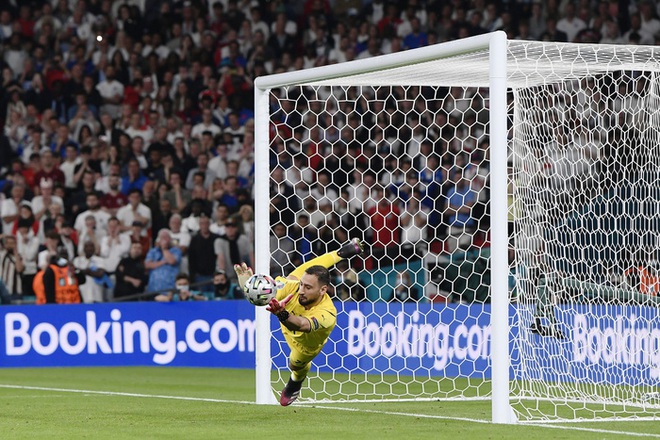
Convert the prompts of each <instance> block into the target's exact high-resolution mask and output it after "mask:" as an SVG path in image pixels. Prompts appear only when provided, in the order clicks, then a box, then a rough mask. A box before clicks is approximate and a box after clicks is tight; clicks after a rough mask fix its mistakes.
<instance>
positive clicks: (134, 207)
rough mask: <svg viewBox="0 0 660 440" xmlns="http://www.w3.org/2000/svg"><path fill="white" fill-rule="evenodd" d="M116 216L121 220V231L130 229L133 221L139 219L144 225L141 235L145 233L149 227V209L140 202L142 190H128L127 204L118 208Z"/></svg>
mask: <svg viewBox="0 0 660 440" xmlns="http://www.w3.org/2000/svg"><path fill="white" fill-rule="evenodd" d="M117 218H118V219H119V221H120V222H121V226H120V229H121V231H128V230H130V229H131V226H132V225H133V222H135V221H139V222H140V223H142V224H143V225H145V227H144V229H142V235H146V234H147V230H148V229H151V210H150V209H149V207H148V206H147V205H145V204H144V203H142V191H140V190H139V189H132V190H130V191H129V193H128V205H126V206H123V207H121V208H119V210H118V211H117Z"/></svg>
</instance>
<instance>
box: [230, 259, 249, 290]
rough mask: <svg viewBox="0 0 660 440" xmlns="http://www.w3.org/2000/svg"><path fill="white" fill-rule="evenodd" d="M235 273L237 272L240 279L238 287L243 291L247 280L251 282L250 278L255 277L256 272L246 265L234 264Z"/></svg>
mask: <svg viewBox="0 0 660 440" xmlns="http://www.w3.org/2000/svg"><path fill="white" fill-rule="evenodd" d="M234 272H236V276H237V277H238V285H239V287H240V288H241V290H243V288H244V287H245V283H246V282H247V280H249V279H250V277H251V276H252V275H254V272H252V268H251V267H249V266H248V265H247V264H245V263H242V264H234Z"/></svg>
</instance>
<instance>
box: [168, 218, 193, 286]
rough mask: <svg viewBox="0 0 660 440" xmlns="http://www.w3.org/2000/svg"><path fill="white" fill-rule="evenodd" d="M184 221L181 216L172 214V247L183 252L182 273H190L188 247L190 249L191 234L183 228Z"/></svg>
mask: <svg viewBox="0 0 660 440" xmlns="http://www.w3.org/2000/svg"><path fill="white" fill-rule="evenodd" d="M182 223H183V219H182V218H181V215H180V214H172V217H170V221H169V224H168V225H169V227H170V235H171V236H172V246H176V247H178V248H179V250H180V251H181V266H180V270H181V272H185V273H188V247H190V239H191V238H192V236H191V235H190V233H189V232H188V231H186V230H184V229H183V228H182Z"/></svg>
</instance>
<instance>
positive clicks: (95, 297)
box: [73, 241, 106, 303]
mask: <svg viewBox="0 0 660 440" xmlns="http://www.w3.org/2000/svg"><path fill="white" fill-rule="evenodd" d="M73 266H74V267H75V268H76V269H78V270H80V271H81V272H83V273H84V274H85V276H86V277H85V282H84V283H83V284H80V285H79V286H78V288H79V289H80V296H81V297H82V300H83V302H85V303H95V302H103V291H104V286H103V284H101V283H100V282H99V280H100V279H102V278H103V276H104V275H106V271H105V268H104V266H103V259H102V258H101V257H99V256H97V255H95V252H94V243H92V242H91V241H87V242H85V243H84V244H83V254H82V255H79V256H77V257H76V258H74V259H73Z"/></svg>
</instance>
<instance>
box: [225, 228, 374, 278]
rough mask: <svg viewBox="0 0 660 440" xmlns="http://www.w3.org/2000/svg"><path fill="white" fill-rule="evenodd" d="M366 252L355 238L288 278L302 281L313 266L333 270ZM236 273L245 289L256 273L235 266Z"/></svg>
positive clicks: (302, 267) (314, 259) (243, 264)
mask: <svg viewBox="0 0 660 440" xmlns="http://www.w3.org/2000/svg"><path fill="white" fill-rule="evenodd" d="M362 252H364V245H363V244H362V241H360V239H358V238H354V239H353V240H351V241H350V242H348V243H346V244H345V245H344V246H342V247H341V249H339V250H337V251H332V252H328V253H327V254H323V255H320V256H318V257H316V258H312V259H311V260H309V261H308V262H306V263H303V264H301V265H300V266H298V267H297V268H296V269H295V270H294V271H293V272H291V273H290V274H289V275H288V276H287V278H288V279H290V280H300V278H301V277H302V274H304V273H305V271H306V270H307V269H308V268H310V267H312V266H323V267H325V268H326V269H329V268H331V267H332V266H334V265H335V264H337V263H339V262H340V261H341V260H345V259H347V258H351V257H354V256H356V255H359V254H361V253H362ZM234 271H235V272H236V276H237V277H238V285H239V286H240V287H241V288H243V287H244V286H245V282H246V281H247V280H248V279H249V278H250V277H251V276H252V275H254V271H253V270H252V268H251V267H249V266H248V265H247V264H245V263H242V264H235V265H234Z"/></svg>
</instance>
